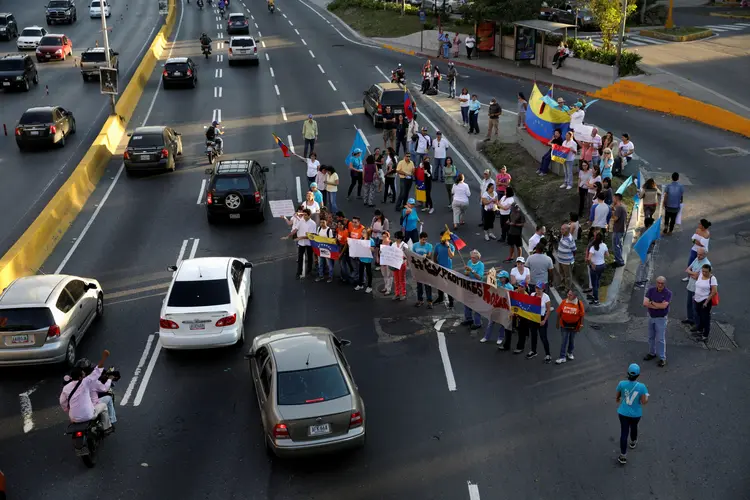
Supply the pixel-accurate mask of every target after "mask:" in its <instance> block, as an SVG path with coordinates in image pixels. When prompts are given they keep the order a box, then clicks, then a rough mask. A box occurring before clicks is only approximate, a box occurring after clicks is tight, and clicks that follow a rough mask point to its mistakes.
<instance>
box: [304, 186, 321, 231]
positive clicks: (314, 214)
mask: <svg viewBox="0 0 750 500" xmlns="http://www.w3.org/2000/svg"><path fill="white" fill-rule="evenodd" d="M303 205H304V206H303V208H307V209H309V210H310V218H311V219H312V220H314V221H315V224H318V225H320V205H318V202H317V201H315V195H313V192H312V191H308V192H307V196H306V197H305V203H303Z"/></svg>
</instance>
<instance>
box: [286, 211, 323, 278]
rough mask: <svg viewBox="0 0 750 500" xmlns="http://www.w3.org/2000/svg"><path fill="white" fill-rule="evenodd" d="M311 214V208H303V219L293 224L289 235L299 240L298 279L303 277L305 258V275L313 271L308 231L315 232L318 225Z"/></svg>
mask: <svg viewBox="0 0 750 500" xmlns="http://www.w3.org/2000/svg"><path fill="white" fill-rule="evenodd" d="M311 215H312V213H311V212H310V209H308V208H305V209H304V210H302V219H301V220H300V221H298V222H297V223H296V224H295V225H294V226H292V232H291V233H290V234H289V237H290V238H294V241H296V242H297V279H302V262H303V261H304V259H305V258H306V259H307V260H306V261H305V276H310V273H311V272H312V265H313V252H312V244H311V243H310V239H309V238H308V237H307V233H313V234H315V233H316V232H317V227H316V225H315V221H314V220H312V219H311V218H310V216H311Z"/></svg>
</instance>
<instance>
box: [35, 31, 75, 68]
mask: <svg viewBox="0 0 750 500" xmlns="http://www.w3.org/2000/svg"><path fill="white" fill-rule="evenodd" d="M70 55H73V42H71V41H70V38H68V37H67V36H65V35H49V34H48V35H46V36H43V37H42V39H41V40H39V45H38V46H37V48H36V60H37V61H39V62H45V61H64V60H65V58H66V57H68V56H70Z"/></svg>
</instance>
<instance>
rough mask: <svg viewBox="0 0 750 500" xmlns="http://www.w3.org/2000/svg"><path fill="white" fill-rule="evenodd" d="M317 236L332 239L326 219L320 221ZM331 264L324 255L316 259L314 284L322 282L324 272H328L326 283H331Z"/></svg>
mask: <svg viewBox="0 0 750 500" xmlns="http://www.w3.org/2000/svg"><path fill="white" fill-rule="evenodd" d="M318 236H321V237H323V238H329V239H332V238H333V237H334V236H335V234H334V232H333V229H331V228H330V227H328V221H327V220H326V219H320V227H318ZM329 255H330V254H329ZM333 262H334V261H333V259H331V258H330V257H325V256H324V255H320V256H319V257H318V277H317V278H315V281H316V282H317V281H323V280H324V279H325V275H326V270H327V271H328V280H327V283H332V282H333Z"/></svg>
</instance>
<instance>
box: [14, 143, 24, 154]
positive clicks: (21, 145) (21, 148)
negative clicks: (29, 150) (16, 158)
mask: <svg viewBox="0 0 750 500" xmlns="http://www.w3.org/2000/svg"><path fill="white" fill-rule="evenodd" d="M16 144H18V143H16ZM18 150H19V151H21V152H24V151H26V148H25V147H24V146H23V144H18Z"/></svg>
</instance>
